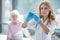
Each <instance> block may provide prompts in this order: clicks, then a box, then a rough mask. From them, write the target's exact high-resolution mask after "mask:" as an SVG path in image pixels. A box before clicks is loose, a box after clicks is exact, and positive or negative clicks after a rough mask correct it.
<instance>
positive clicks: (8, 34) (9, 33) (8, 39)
mask: <svg viewBox="0 0 60 40" xmlns="http://www.w3.org/2000/svg"><path fill="white" fill-rule="evenodd" d="M10 38H11V32H10V25H8V31H7V40H10Z"/></svg>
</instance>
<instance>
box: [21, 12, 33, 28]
mask: <svg viewBox="0 0 60 40" xmlns="http://www.w3.org/2000/svg"><path fill="white" fill-rule="evenodd" d="M31 19H33V13H32V12H29V13H28V15H27V17H26V19H25V21H24V23H23V24H22V27H23V28H26V27H27V24H28V22H29V21H30V20H31Z"/></svg>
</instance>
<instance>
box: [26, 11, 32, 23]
mask: <svg viewBox="0 0 60 40" xmlns="http://www.w3.org/2000/svg"><path fill="white" fill-rule="evenodd" d="M31 19H33V12H29V13H28V15H27V17H26V19H25V21H26V22H29V21H30V20H31Z"/></svg>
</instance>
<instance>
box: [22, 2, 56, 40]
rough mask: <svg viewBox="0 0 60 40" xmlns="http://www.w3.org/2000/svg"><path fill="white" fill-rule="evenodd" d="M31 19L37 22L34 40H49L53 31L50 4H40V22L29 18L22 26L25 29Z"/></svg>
mask: <svg viewBox="0 0 60 40" xmlns="http://www.w3.org/2000/svg"><path fill="white" fill-rule="evenodd" d="M27 18H28V17H27ZM32 18H34V20H35V21H37V25H36V26H37V29H36V33H35V34H36V38H35V40H51V36H52V34H53V33H54V29H55V17H54V13H53V10H52V8H51V6H50V4H49V3H48V2H42V3H41V4H40V6H39V18H40V20H39V18H36V17H34V16H33V17H30V19H29V20H27V19H26V20H27V21H25V22H24V23H23V25H22V26H23V27H24V28H25V27H26V26H27V24H28V22H29V21H30V20H31V19H32ZM41 19H42V20H41ZM35 24H36V23H35Z"/></svg>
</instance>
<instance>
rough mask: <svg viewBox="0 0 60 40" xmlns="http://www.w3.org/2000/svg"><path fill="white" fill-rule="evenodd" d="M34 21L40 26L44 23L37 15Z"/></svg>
mask: <svg viewBox="0 0 60 40" xmlns="http://www.w3.org/2000/svg"><path fill="white" fill-rule="evenodd" d="M33 17H34V20H35V21H36V22H37V23H38V24H41V23H42V20H41V19H40V18H39V17H38V16H37V15H35V14H34V16H33Z"/></svg>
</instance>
